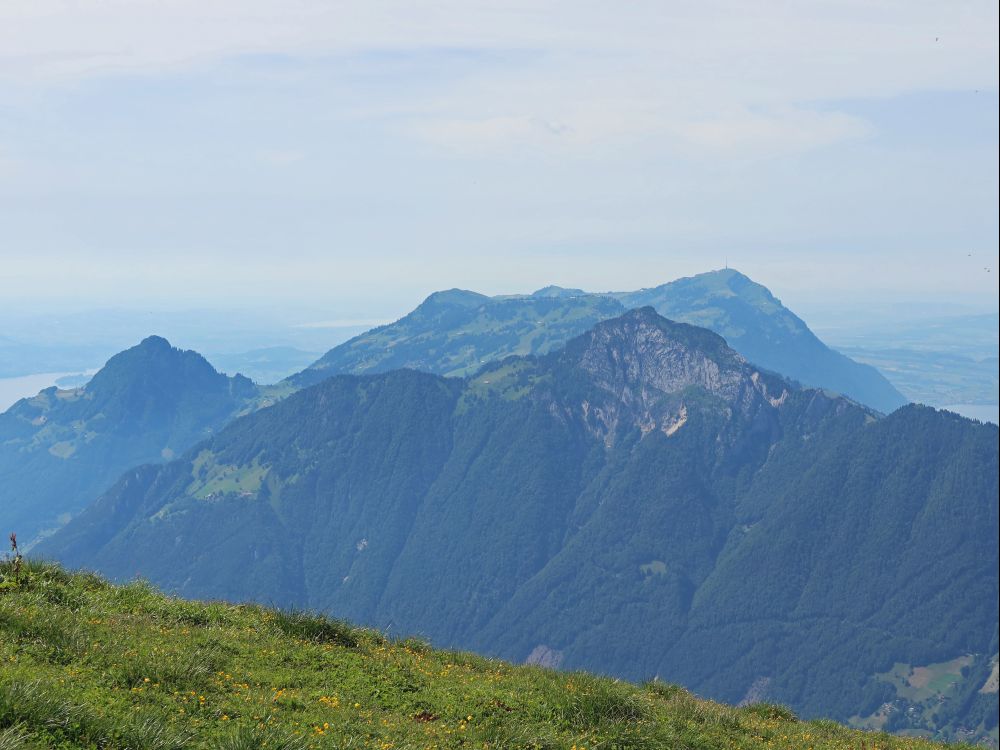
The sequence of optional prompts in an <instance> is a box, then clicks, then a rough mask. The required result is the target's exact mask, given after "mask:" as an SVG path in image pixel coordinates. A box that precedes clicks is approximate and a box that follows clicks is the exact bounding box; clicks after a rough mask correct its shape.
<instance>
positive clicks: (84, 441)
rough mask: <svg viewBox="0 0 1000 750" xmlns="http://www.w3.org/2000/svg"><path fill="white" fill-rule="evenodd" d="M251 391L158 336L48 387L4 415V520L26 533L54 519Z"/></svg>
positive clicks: (182, 442) (205, 426) (217, 418)
mask: <svg viewBox="0 0 1000 750" xmlns="http://www.w3.org/2000/svg"><path fill="white" fill-rule="evenodd" d="M256 396H257V387H256V386H255V385H254V384H253V383H252V382H251V381H250V380H248V379H247V378H245V377H243V376H241V375H237V376H235V377H232V378H230V377H226V376H225V375H222V374H220V373H218V372H216V371H215V369H214V368H213V367H212V366H211V365H210V364H209V363H208V362H207V361H206V360H205V359H204V358H203V357H202V356H201V355H199V354H197V353H196V352H192V351H182V350H180V349H175V348H173V347H172V346H171V345H170V343H169V342H168V341H167V340H166V339H164V338H161V337H159V336H150V337H148V338H146V339H144V340H143V341H142V342H141V343H139V344H138V345H136V346H134V347H132V348H131V349H127V350H125V351H123V352H121V353H119V354H116V355H115V356H114V357H112V358H111V359H109V360H108V362H107V363H106V364H105V365H104V367H103V368H101V370H99V371H98V372H97V373H96V374H95V375H94V377H93V378H91V380H90V382H88V383H87V384H86V385H85V386H83V387H81V388H72V389H66V390H63V389H59V388H56V387H52V388H47V389H45V390H43V391H41V392H40V393H39V394H38V395H37V396H35V397H33V398H28V399H22V400H21V401H18V402H17V403H16V404H14V405H13V406H12V407H11V408H10V409H9V410H7V411H6V412H5V413H3V414H0V527H2V528H9V529H17V530H18V532H19V533H20V534H21V536H22V538H23V539H24V540H25V541H26V542H27V541H29V540H31V539H32V538H33V537H34V536H35V535H36V534H38V533H40V532H43V531H45V530H46V529H52V528H56V527H58V526H59V525H60V524H61V523H65V520H66V519H67V518H68V517H69V516H70V515H72V514H74V513H76V512H78V511H79V510H80V509H81V508H82V507H84V506H85V505H86V504H87V503H88V502H90V501H91V500H93V499H94V498H95V497H97V495H99V494H100V493H101V492H103V491H104V490H105V489H107V487H108V486H110V484H111V483H112V482H113V481H114V480H115V479H116V478H117V477H118V476H119V475H120V474H121V473H122V472H123V471H124V470H125V469H127V468H129V467H131V466H135V465H138V464H144V463H150V462H158V461H163V460H169V459H172V458H174V457H175V456H177V455H180V454H181V453H183V452H184V451H185V450H187V449H188V448H189V447H190V446H191V445H192V444H193V443H195V442H197V441H198V440H201V439H204V438H206V437H208V436H209V435H211V434H212V433H213V432H214V431H215V430H217V429H218V428H219V427H221V426H222V425H223V424H225V423H226V422H228V421H229V420H231V419H232V418H233V416H235V414H237V413H238V412H240V411H242V410H243V409H244V408H246V407H247V405H248V404H249V403H250V401H251V400H253V399H254V398H255V397H256Z"/></svg>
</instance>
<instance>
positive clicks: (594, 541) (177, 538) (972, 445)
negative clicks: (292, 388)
mask: <svg viewBox="0 0 1000 750" xmlns="http://www.w3.org/2000/svg"><path fill="white" fill-rule="evenodd" d="M496 309H497V308H494V309H493V311H492V312H491V313H490V314H493V312H495V310H496ZM477 314H482V313H477ZM997 447H998V440H997V428H996V427H995V426H986V425H981V424H977V423H974V422H970V421H968V420H964V419H961V418H959V417H956V416H954V415H950V414H947V413H943V412H936V411H934V410H933V409H929V408H924V407H916V406H909V407H905V408H903V409H899V410H897V411H896V412H895V413H893V414H891V415H889V416H888V417H884V418H883V417H880V416H879V415H878V414H877V413H876V412H873V411H871V410H869V409H867V408H865V407H862V406H860V405H858V404H857V403H855V402H853V401H851V400H849V399H846V398H843V397H840V396H836V395H832V394H830V393H829V392H826V391H822V390H814V389H808V388H802V387H800V386H798V385H796V384H795V383H793V382H791V381H787V380H785V379H783V378H781V377H779V376H777V375H773V374H769V373H767V372H765V371H763V370H761V369H760V368H758V367H756V366H755V365H753V364H751V363H750V362H747V361H746V360H745V359H744V358H743V356H742V355H740V354H738V353H737V352H736V351H734V350H733V349H731V348H730V347H729V346H728V345H727V344H726V342H725V341H724V340H723V339H722V338H721V337H720V336H719V335H717V334H715V333H712V332H711V331H708V330H705V329H699V328H696V327H694V326H691V325H687V324H683V323H677V322H673V321H669V320H666V319H664V318H662V317H660V316H659V315H658V314H657V313H655V312H654V311H653V310H652V309H649V308H641V309H636V310H631V311H629V312H627V313H624V314H622V315H619V316H618V317H615V318H613V319H610V320H605V321H601V322H597V323H595V324H594V325H593V326H592V327H591V329H590V330H589V331H587V332H585V333H584V334H582V335H581V336H578V337H577V338H574V339H573V340H571V341H570V342H569V343H568V344H567V345H566V346H565V347H564V348H562V349H554V350H552V351H550V352H549V353H548V354H544V355H541V356H535V355H529V356H514V357H508V358H506V359H503V360H501V361H494V362H491V363H489V364H487V365H486V366H484V367H483V368H482V369H481V370H480V371H479V372H477V373H475V374H474V375H473V376H471V377H468V378H444V377H441V376H437V375H431V374H428V373H422V372H418V371H414V370H395V371H392V372H388V373H380V374H372V375H365V376H353V375H339V376H335V377H330V378H327V379H325V380H323V381H322V382H320V383H318V384H317V385H315V386H313V387H310V388H306V389H304V390H302V391H300V392H298V393H295V394H293V395H291V396H289V397H288V398H287V399H285V400H284V401H282V402H280V403H278V404H276V405H275V406H273V407H271V408H268V409H264V410H261V411H259V412H256V413H254V414H251V415H249V416H246V417H243V418H241V419H237V420H236V421H234V422H233V423H232V424H230V425H229V426H228V427H226V428H225V429H223V430H222V431H221V432H219V434H217V435H215V436H214V437H212V438H210V439H209V440H207V441H205V442H203V443H201V444H199V445H198V446H196V447H195V448H193V449H192V450H191V451H190V452H188V453H187V454H186V455H185V456H183V457H182V458H181V459H179V460H177V461H173V462H171V463H168V464H167V465H165V466H160V467H146V468H142V469H139V470H135V471H131V472H129V473H128V474H126V475H125V476H123V477H122V479H121V480H120V481H119V482H118V484H117V485H115V486H114V487H113V488H112V489H111V490H110V491H109V492H107V493H106V494H105V495H104V496H102V497H101V498H100V499H98V500H97V501H96V502H95V503H94V504H93V505H92V506H91V507H90V508H88V509H87V510H86V511H85V512H83V513H81V514H80V515H79V516H78V517H77V518H76V519H74V520H73V521H72V522H71V523H70V524H69V525H68V526H67V527H66V528H64V529H63V530H62V531H60V532H59V533H57V534H56V535H54V536H53V537H51V538H50V539H48V540H46V541H45V542H43V543H42V544H41V545H40V546H39V550H40V551H41V552H42V553H44V554H46V555H51V556H54V557H57V558H59V559H61V560H62V561H64V562H66V563H67V564H69V565H72V566H86V567H90V568H96V569H97V570H99V571H102V572H104V573H106V574H108V575H110V576H112V577H115V578H119V579H124V578H131V577H132V576H134V575H135V574H136V572H139V573H141V574H142V575H143V576H145V577H147V578H149V579H150V580H152V581H153V582H155V583H157V584H158V585H160V586H162V587H164V588H166V589H168V590H170V591H175V592H177V593H181V594H184V595H187V596H193V597H205V598H218V597H222V598H227V599H231V600H234V601H243V600H247V599H256V600H259V601H266V602H271V603H277V604H282V605H287V606H295V607H300V608H303V607H304V608H314V609H318V610H321V611H324V612H328V613H332V614H334V615H336V616H340V617H346V618H349V619H352V620H355V621H359V622H364V623H368V624H371V625H375V626H378V627H391V628H392V630H393V632H396V633H419V634H422V635H425V636H429V637H430V638H431V639H432V640H433V641H434V642H435V643H437V644H439V645H445V646H449V647H451V646H454V647H461V648H471V649H475V650H479V651H481V652H484V653H488V654H495V655H498V656H503V657H505V658H509V659H514V660H518V661H525V660H527V661H531V662H535V663H544V664H547V665H550V666H563V667H567V668H577V667H580V668H588V669H592V670H597V671H600V672H604V673H609V674H615V675H618V676H622V677H628V678H634V679H645V678H651V677H653V676H656V675H659V676H660V677H661V678H663V679H669V680H672V681H677V682H681V683H683V684H685V685H687V686H689V687H691V688H692V689H694V690H696V691H698V692H699V693H701V694H703V695H707V696H711V697H715V698H719V699H723V700H727V701H730V702H738V701H741V700H743V699H744V698H746V699H747V700H762V699H769V700H775V701H779V702H783V703H787V704H790V705H792V706H793V707H795V708H796V709H797V710H798V711H800V712H802V713H803V714H805V715H808V716H816V715H828V716H830V715H832V716H833V717H834V718H837V719H841V720H847V719H849V718H851V717H867V716H873V715H874V714H876V713H877V712H878V711H880V710H881V707H882V706H883V705H884V704H887V703H892V702H893V701H897V700H898V701H903V700H910V699H909V698H908V697H907V696H908V695H909V694H908V693H905V692H900V693H897V692H896V688H894V687H893V683H891V682H887V681H886V679H888V678H885V679H883V676H884V675H885V674H887V673H889V672H890V671H891V670H893V669H896V668H897V667H896V666H894V665H899V664H903V665H907V668H909V667H913V668H914V669H916V668H918V667H920V668H924V667H926V668H928V669H930V668H931V667H930V666H929V665H936V664H941V663H951V662H952V661H953V660H955V659H957V658H961V659H963V660H967V661H963V662H962V663H963V664H964V665H965V666H967V667H968V669H967V670H966V671H965V672H962V675H965V676H962V677H961V678H960V681H959V683H956V684H957V685H958V687H955V689H954V690H955V695H956V696H957V697H956V698H955V701H953V702H951V703H948V704H947V706H946V707H945V708H942V707H941V705H942V704H940V703H939V702H934V700H933V699H928V700H929V701H930V702H929V703H928V711H929V712H932V713H934V717H935V718H934V721H935V722H937V724H936V728H935V729H934V731H939V732H945V731H954V732H957V731H958V730H959V729H960V728H962V727H965V726H966V724H965V723H963V722H967V721H971V720H972V717H973V716H974V715H978V714H975V712H976V711H980V710H983V711H987V712H988V709H989V707H990V706H991V705H992V706H993V707H994V708H995V705H996V695H995V694H989V695H987V694H983V695H981V696H980V694H979V693H977V692H976V691H977V690H978V688H979V687H980V685H982V684H983V683H982V681H980V682H978V683H976V681H977V680H979V678H980V676H982V680H983V681H985V680H986V678H987V677H988V671H989V668H990V665H991V662H990V659H991V658H992V657H993V655H994V653H995V652H996V611H997V593H996V592H997V564H996V563H997V559H996V550H997V547H998V543H997V541H998V540H997V503H996V495H997V490H998V487H997ZM887 549H891V550H892V554H891V555H887V554H885V550H887ZM928 560H934V561H935V564H934V565H933V566H929V565H927V561H928ZM941 591H948V592H951V593H950V594H949V598H948V599H947V601H945V600H942V599H941V598H940V597H939V596H938V593H939V592H941ZM934 669H937V667H934ZM984 670H985V672H984ZM949 684H950V683H949ZM949 689H951V688H949ZM900 690H902V688H900ZM748 696H749V697H748ZM966 699H967V700H966ZM991 701H992V703H990V702H991ZM970 706H978V708H974V709H973V708H969V707H970ZM921 710H922V709H921ZM963 712H964V713H963ZM922 715H923V714H920V713H919V712H917V713H914V712H908V711H901V712H900V716H902V717H909V718H905V720H906V721H910V720H911V718H913V717H919V716H922ZM928 715H930V714H928ZM873 720H874V719H873ZM913 721H917V718H913ZM920 726H922V725H920ZM949 727H950V729H949ZM913 728H920V727H919V726H917V725H914V727H913Z"/></svg>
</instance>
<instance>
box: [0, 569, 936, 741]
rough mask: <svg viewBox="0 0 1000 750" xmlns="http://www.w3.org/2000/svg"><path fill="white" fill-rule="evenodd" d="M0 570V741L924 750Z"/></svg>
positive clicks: (97, 582) (338, 627) (276, 615)
mask: <svg viewBox="0 0 1000 750" xmlns="http://www.w3.org/2000/svg"><path fill="white" fill-rule="evenodd" d="M12 573H13V570H12V563H10V562H7V563H0V750H15V749H17V750H24V749H28V748H31V749H34V748H77V747H83V748H143V749H145V748H150V749H151V750H158V749H168V748H178V749H179V748H220V749H221V748H228V749H232V750H235V749H237V748H264V747H266V748H279V749H280V748H385V749H389V748H393V749H399V750H403V749H411V748H412V749H413V750H416V749H417V748H496V749H498V750H499V749H504V750H506V749H507V748H512V749H513V748H539V749H541V748H553V749H554V748H565V749H566V750H570V749H571V748H576V749H577V750H584V748H586V749H587V750H609V749H611V748H620V749H622V750H624V749H625V748H629V749H635V750H640V749H642V748H692V749H695V748H719V749H720V750H721V749H723V748H761V749H762V750H763V749H764V748H782V747H788V748H813V749H814V750H821V749H824V748H831V749H832V748H843V749H844V750H848V749H850V750H862V748H864V750H876V748H877V749H879V750H888V749H890V748H915V749H916V748H931V747H939V746H938V745H935V744H933V743H930V742H926V741H923V740H915V739H905V738H899V737H890V736H887V735H878V734H865V733H861V732H857V731H851V730H848V729H845V728H843V727H841V726H839V725H837V724H834V723H832V722H827V721H812V722H804V721H799V720H797V719H796V718H795V717H794V715H793V714H792V713H791V712H789V711H788V710H787V709H784V708H781V707H779V706H770V705H763V704H760V705H755V706H750V707H746V708H740V709H737V708H731V707H728V706H723V705H720V704H717V703H712V702H710V701H705V700H700V699H698V698H696V697H694V696H693V695H691V694H690V693H688V692H687V691H685V690H683V689H681V688H678V687H675V686H672V685H667V684H663V683H651V684H648V685H645V686H636V685H632V684H629V683H622V682H618V681H614V680H610V679H604V678H598V677H594V676H591V675H587V674H582V673H565V672H556V671H551V670H547V669H542V668H538V667H523V666H513V665H510V664H507V663H505V662H500V661H493V660H490V659H485V658H482V657H479V656H474V655H472V654H467V653H457V652H454V651H441V650H436V649H432V648H430V647H429V646H427V644H425V643H423V642H421V641H418V640H412V639H411V640H403V641H397V642H393V641H390V640H388V639H387V638H386V637H384V636H383V635H382V634H381V633H378V632H376V631H372V630H366V629H360V628H355V627H351V626H348V625H346V624H344V623H341V622H337V621H335V620H330V619H327V618H323V617H317V616H313V615H309V614H303V613H287V612H280V611H276V610H271V609H266V608H264V607H259V606H233V605H228V604H220V603H200V602H191V601H185V600H181V599H174V598H169V597H166V596H163V595H162V594H160V593H158V592H157V591H156V590H155V589H153V588H152V587H151V586H149V585H147V584H145V583H142V582H137V583H132V584H129V585H127V586H114V585H111V584H109V583H107V582H105V581H103V580H102V579H100V578H98V577H96V576H93V575H84V574H70V573H67V572H65V571H63V570H62V569H60V568H58V567H56V566H52V565H48V564H42V563H36V562H32V563H26V564H25V565H24V569H23V570H22V571H21V573H20V576H19V582H15V581H14V580H13V577H12Z"/></svg>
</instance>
